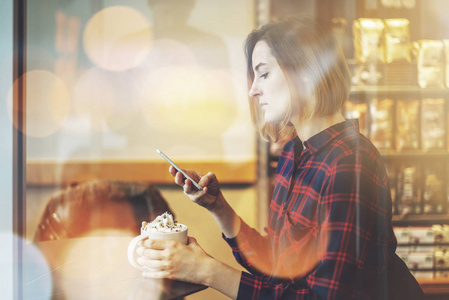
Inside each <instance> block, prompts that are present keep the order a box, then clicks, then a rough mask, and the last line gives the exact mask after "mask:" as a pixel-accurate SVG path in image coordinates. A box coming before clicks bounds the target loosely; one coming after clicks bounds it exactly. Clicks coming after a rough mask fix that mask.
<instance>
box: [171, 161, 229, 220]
mask: <svg viewBox="0 0 449 300" xmlns="http://www.w3.org/2000/svg"><path fill="white" fill-rule="evenodd" d="M169 171H170V174H171V175H172V176H173V177H175V183H176V184H177V185H179V186H181V187H182V188H183V189H184V194H186V195H187V197H189V199H190V200H192V201H193V202H195V203H197V204H198V205H201V206H203V207H204V208H206V209H207V210H209V211H211V212H213V211H215V210H216V209H217V204H218V202H219V200H220V199H219V198H220V196H221V190H220V183H219V182H218V180H217V177H216V176H215V174H213V173H211V172H209V173H207V174H206V175H204V176H203V175H202V174H201V173H198V172H195V171H192V170H183V171H184V172H186V173H187V174H188V175H189V176H190V177H191V178H192V179H193V180H196V181H197V182H198V184H199V185H200V186H201V187H202V188H203V190H202V191H200V190H198V189H197V188H196V187H195V186H194V185H193V183H192V182H191V181H190V180H189V179H186V178H185V177H184V176H183V175H182V173H181V172H178V171H177V170H176V169H175V168H174V167H172V166H170V169H169Z"/></svg>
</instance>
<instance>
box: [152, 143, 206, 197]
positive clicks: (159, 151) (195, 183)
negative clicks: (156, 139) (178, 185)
mask: <svg viewBox="0 0 449 300" xmlns="http://www.w3.org/2000/svg"><path fill="white" fill-rule="evenodd" d="M156 152H157V153H159V154H160V155H161V156H162V157H163V158H164V159H165V160H166V161H168V162H169V163H170V164H171V165H172V166H173V167H174V168H175V169H176V170H178V171H179V172H181V174H182V175H184V177H185V178H187V179H188V180H190V181H191V182H192V183H193V185H194V186H196V188H197V189H199V190H200V191H202V190H203V188H202V187H200V185H199V184H198V183H197V182H196V181H195V180H193V179H192V178H191V177H190V176H189V175H187V174H186V173H185V172H184V171H183V170H181V168H180V167H178V166H177V165H176V164H175V163H174V162H173V161H172V160H171V159H170V158H168V157H167V155H165V154H164V153H162V151H161V150H159V149H156Z"/></svg>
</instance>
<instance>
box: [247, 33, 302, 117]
mask: <svg viewBox="0 0 449 300" xmlns="http://www.w3.org/2000/svg"><path fill="white" fill-rule="evenodd" d="M252 65H253V71H254V81H253V84H252V86H251V89H250V91H249V96H250V97H252V98H257V100H258V101H259V105H260V108H261V110H262V112H263V114H264V119H265V122H267V123H271V124H276V123H279V122H281V121H282V120H284V118H285V115H286V114H287V112H288V109H289V107H290V102H291V94H290V88H289V86H288V82H287V78H286V77H285V74H284V72H283V71H282V69H281V68H280V66H279V64H278V63H277V61H276V58H274V56H273V55H272V54H271V49H270V48H269V47H268V45H267V43H266V42H265V41H259V42H257V44H256V46H255V47H254V50H253V57H252ZM293 115H295V113H294V112H292V116H293Z"/></svg>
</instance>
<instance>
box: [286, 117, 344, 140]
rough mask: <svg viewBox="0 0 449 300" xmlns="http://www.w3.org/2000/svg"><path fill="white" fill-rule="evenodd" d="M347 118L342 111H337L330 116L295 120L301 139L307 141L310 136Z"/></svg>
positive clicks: (294, 123)
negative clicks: (302, 120) (300, 120)
mask: <svg viewBox="0 0 449 300" xmlns="http://www.w3.org/2000/svg"><path fill="white" fill-rule="evenodd" d="M344 120H345V118H343V116H342V115H341V113H336V114H334V115H332V116H328V117H312V118H311V119H309V120H307V121H304V122H301V123H299V122H294V121H292V123H293V125H294V126H295V130H296V133H297V134H298V137H299V138H300V139H301V141H303V142H304V141H307V140H308V139H309V138H311V137H312V136H314V135H315V134H317V133H319V132H321V131H323V130H325V129H326V128H329V127H331V126H333V125H335V124H338V123H341V122H343V121H344Z"/></svg>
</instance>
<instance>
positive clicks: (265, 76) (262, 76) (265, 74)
mask: <svg viewBox="0 0 449 300" xmlns="http://www.w3.org/2000/svg"><path fill="white" fill-rule="evenodd" d="M267 76H268V73H264V74H262V75H260V78H264V79H265V78H267Z"/></svg>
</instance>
